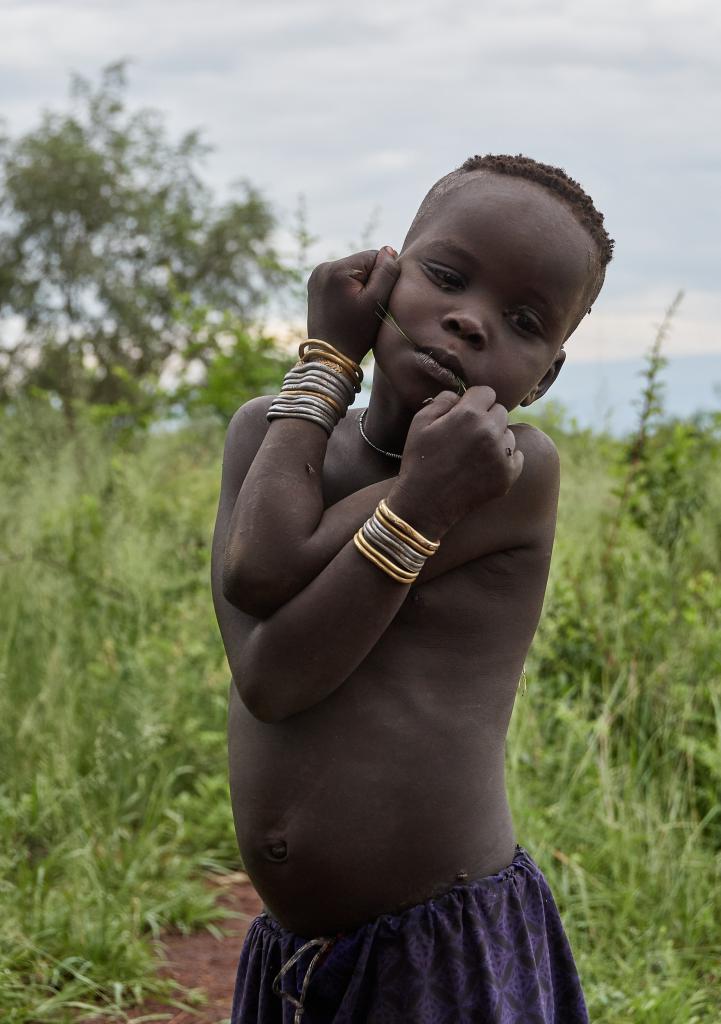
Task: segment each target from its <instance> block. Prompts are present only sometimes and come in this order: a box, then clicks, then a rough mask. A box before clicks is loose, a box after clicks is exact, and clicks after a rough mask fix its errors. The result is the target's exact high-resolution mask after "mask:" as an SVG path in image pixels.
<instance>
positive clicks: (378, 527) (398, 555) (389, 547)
mask: <svg viewBox="0 0 721 1024" xmlns="http://www.w3.org/2000/svg"><path fill="white" fill-rule="evenodd" d="M363 536H364V537H365V538H366V540H367V541H369V542H370V543H371V544H373V545H374V546H375V547H376V548H380V549H381V551H383V553H384V554H385V555H387V557H388V558H390V559H391V560H392V561H395V562H396V563H397V564H398V565H400V566H401V568H403V569H407V570H408V571H409V572H420V571H421V569H422V568H423V566H424V565H425V563H426V559H425V557H424V556H423V555H419V554H418V552H417V551H413V549H412V548H411V547H410V545H409V544H405V543H404V542H403V541H402V540H399V538H398V537H394V536H393V534H392V533H391V532H390V530H386V529H385V527H384V526H383V524H382V523H379V522H378V520H377V519H376V517H375V515H373V516H371V518H370V519H368V520H367V521H366V522H365V523H364V524H363Z"/></svg>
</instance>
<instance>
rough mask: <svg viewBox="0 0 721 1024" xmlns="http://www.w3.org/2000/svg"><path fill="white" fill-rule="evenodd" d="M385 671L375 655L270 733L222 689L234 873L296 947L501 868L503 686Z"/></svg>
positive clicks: (390, 665) (508, 688)
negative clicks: (242, 871) (236, 857)
mask: <svg viewBox="0 0 721 1024" xmlns="http://www.w3.org/2000/svg"><path fill="white" fill-rule="evenodd" d="M416 654H417V652H416ZM394 662H395V659H391V660H390V661H389V659H387V658H385V659H384V658H383V652H382V650H379V651H378V653H377V654H376V655H375V656H371V657H370V658H369V659H367V660H366V662H365V663H364V664H363V666H361V668H360V669H359V670H358V671H357V672H356V673H355V674H354V676H353V677H351V678H350V679H349V680H347V681H346V682H345V683H344V684H343V685H342V686H341V687H340V688H339V689H338V690H337V691H336V692H335V693H334V694H333V695H332V696H331V697H330V698H328V699H327V700H325V701H323V702H322V704H319V705H317V706H316V707H315V708H312V709H310V710H309V711H307V712H304V713H303V714H301V715H297V716H294V717H293V718H291V719H288V720H287V721H285V722H280V723H277V724H273V725H268V724H264V723H261V722H258V721H257V720H256V719H254V718H253V717H252V716H251V715H250V714H249V713H248V712H247V710H246V709H245V708H244V706H243V705H242V704H241V702H240V700H239V698H238V696H237V693H236V691H235V687H231V709H230V711H231V713H230V729H229V746H230V781H231V795H232V801H233V813H234V817H235V823H236V831H237V835H238V843H239V846H240V851H241V855H242V857H243V862H244V866H245V868H246V870H247V871H248V874H249V875H250V877H251V879H252V881H253V883H254V885H255V886H256V888H257V890H258V892H259V894H260V896H261V898H262V899H263V901H264V902H265V904H266V906H267V908H268V909H269V910H270V912H271V913H272V914H273V916H274V917H276V918H277V920H278V921H279V922H280V923H281V924H282V925H283V926H284V927H286V928H289V929H291V930H292V931H294V932H296V933H297V934H299V935H308V936H315V935H319V934H323V933H325V932H328V931H330V932H335V931H339V930H346V929H349V928H352V927H355V926H357V925H359V924H362V923H363V922H365V921H368V920H371V919H373V918H375V917H377V916H378V915H379V914H382V913H391V912H393V911H396V910H400V909H402V908H403V907H405V906H410V905H413V904H415V903H419V902H422V901H424V900H425V899H427V898H429V897H430V896H433V895H437V894H439V893H441V892H444V891H447V890H448V889H449V888H451V887H452V886H453V885H454V884H457V883H458V881H459V880H465V879H468V880H472V879H474V878H480V877H483V876H484V875H487V874H491V873H494V872H496V871H498V870H500V869H501V868H503V867H505V866H506V865H507V864H509V863H510V861H511V860H512V858H513V851H514V837H513V828H512V823H511V819H510V814H509V810H508V805H507V801H506V795H505V785H504V775H503V759H504V741H505V731H506V727H507V722H508V717H509V713H510V705H512V694H513V692H514V690H515V680H513V679H509V680H506V681H505V682H504V681H499V680H498V679H497V678H496V679H495V680H493V681H491V680H485V681H484V680H478V679H473V680H468V681H467V685H464V684H463V681H461V683H459V681H458V680H457V679H456V680H454V679H453V678H452V677H450V678H449V677H448V676H447V675H444V674H439V673H438V672H433V671H431V670H429V667H428V666H426V670H425V671H424V672H418V673H416V677H415V678H413V677H409V673H408V661H407V659H406V660H404V659H401V664H403V666H404V670H403V672H396V671H395V664H394ZM499 682H500V684H501V689H502V690H504V692H506V693H507V694H510V705H509V701H508V698H507V699H506V700H504V701H499V700H498V689H499ZM484 686H485V687H486V688H487V689H488V691H489V692H490V691H493V694H494V699H493V700H489V698H488V694H486V695H485V698H484ZM489 707H492V708H495V709H496V712H495V713H493V714H489Z"/></svg>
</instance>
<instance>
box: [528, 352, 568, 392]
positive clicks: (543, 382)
mask: <svg viewBox="0 0 721 1024" xmlns="http://www.w3.org/2000/svg"><path fill="white" fill-rule="evenodd" d="M565 362H566V350H565V348H561V349H559V351H558V355H557V356H556V358H555V359H554V360H553V362H552V363H551V365H550V366H549V367H548V369H547V370H546V372H545V373H544V375H543V376H542V377H541V379H540V380H539V382H538V384H536V386H535V388H531V390H530V391H529V392H528V394H527V395H526V397H525V398H524V399H523V401H522V402H521V405H523V406H529V405H532V404H533V402H535V401H536V400H537V399H539V398H541V397H542V396H543V395H545V393H546V392H547V391H548V389H549V388H550V386H551V384H553V382H554V380H555V379H556V377H557V376H558V375H559V373H560V372H561V367H562V366H563V364H564V363H565Z"/></svg>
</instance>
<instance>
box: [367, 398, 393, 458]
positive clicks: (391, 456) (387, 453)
mask: <svg viewBox="0 0 721 1024" xmlns="http://www.w3.org/2000/svg"><path fill="white" fill-rule="evenodd" d="M367 412H368V409H367V408H366V409H364V410H363V412H362V413H361V414H360V417H359V419H358V427H359V429H360V432H361V437H362V438H363V440H364V441H365V443H366V444H369V445H370V446H371V448H375V450H376V451H377V452H380V453H381V455H387V456H388V458H389V459H402V458H403V452H401V454H400V455H399V454H398V452H386V451H384V450H383V448H379V447H378V445H377V444H373V442H372V441H371V439H370V438H369V437H368V435H367V434H366V432H365V430H364V429H363V420H364V419H365V415H366V413H367Z"/></svg>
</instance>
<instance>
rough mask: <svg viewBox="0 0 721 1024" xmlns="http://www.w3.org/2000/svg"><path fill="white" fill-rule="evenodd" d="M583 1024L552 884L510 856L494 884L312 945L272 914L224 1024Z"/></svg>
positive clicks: (253, 938) (243, 965) (253, 939)
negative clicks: (281, 924) (510, 861)
mask: <svg viewBox="0 0 721 1024" xmlns="http://www.w3.org/2000/svg"><path fill="white" fill-rule="evenodd" d="M411 1022H412V1024H588V1014H587V1011H586V1004H585V1001H584V998H583V992H582V990H581V983H580V981H579V978H578V973H577V971H576V966H575V964H574V961H573V955H572V953H571V949H570V947H569V945H568V940H567V938H566V935H565V933H564V931H563V925H562V924H561V919H560V917H559V914H558V910H557V908H556V904H555V902H554V899H553V896H552V895H551V890H550V889H549V887H548V883H547V882H546V880H545V878H544V877H543V875H542V874H541V871H540V869H539V868H538V867H537V865H536V864H535V863H534V862H533V860H532V859H531V857H530V856H529V855H528V853H526V851H525V850H523V849H522V848H521V847H517V849H516V855H515V857H514V859H513V863H512V864H511V865H510V866H509V867H507V868H505V869H504V870H503V871H500V872H499V873H498V874H497V875H489V876H488V877H486V878H481V879H479V880H477V881H475V882H470V883H465V884H463V885H457V886H455V887H454V888H453V889H451V890H450V891H449V892H447V893H445V894H444V895H442V896H439V897H435V898H433V899H430V900H428V901H427V902H425V903H421V904H418V905H417V906H414V907H410V908H409V909H407V910H404V911H402V912H401V913H399V914H383V915H381V916H380V917H379V918H377V919H376V920H375V921H371V922H370V923H368V924H365V925H362V926H361V927H359V928H356V929H355V930H354V931H351V932H344V933H341V934H340V935H337V936H332V937H319V938H317V939H311V940H310V941H309V940H307V939H304V938H301V937H299V936H297V935H294V934H293V933H292V932H289V931H286V930H285V929H284V928H281V926H280V925H279V924H278V922H277V921H275V919H274V918H272V917H271V916H270V915H269V914H267V913H263V914H261V915H260V917H257V918H256V919H255V920H254V921H253V923H252V925H251V927H250V930H249V932H248V935H247V937H246V940H245V943H244V945H243V949H242V952H241V957H240V965H239V968H238V978H237V982H236V986H235V997H234V1000H233V1010H232V1015H231V1024H411Z"/></svg>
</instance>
